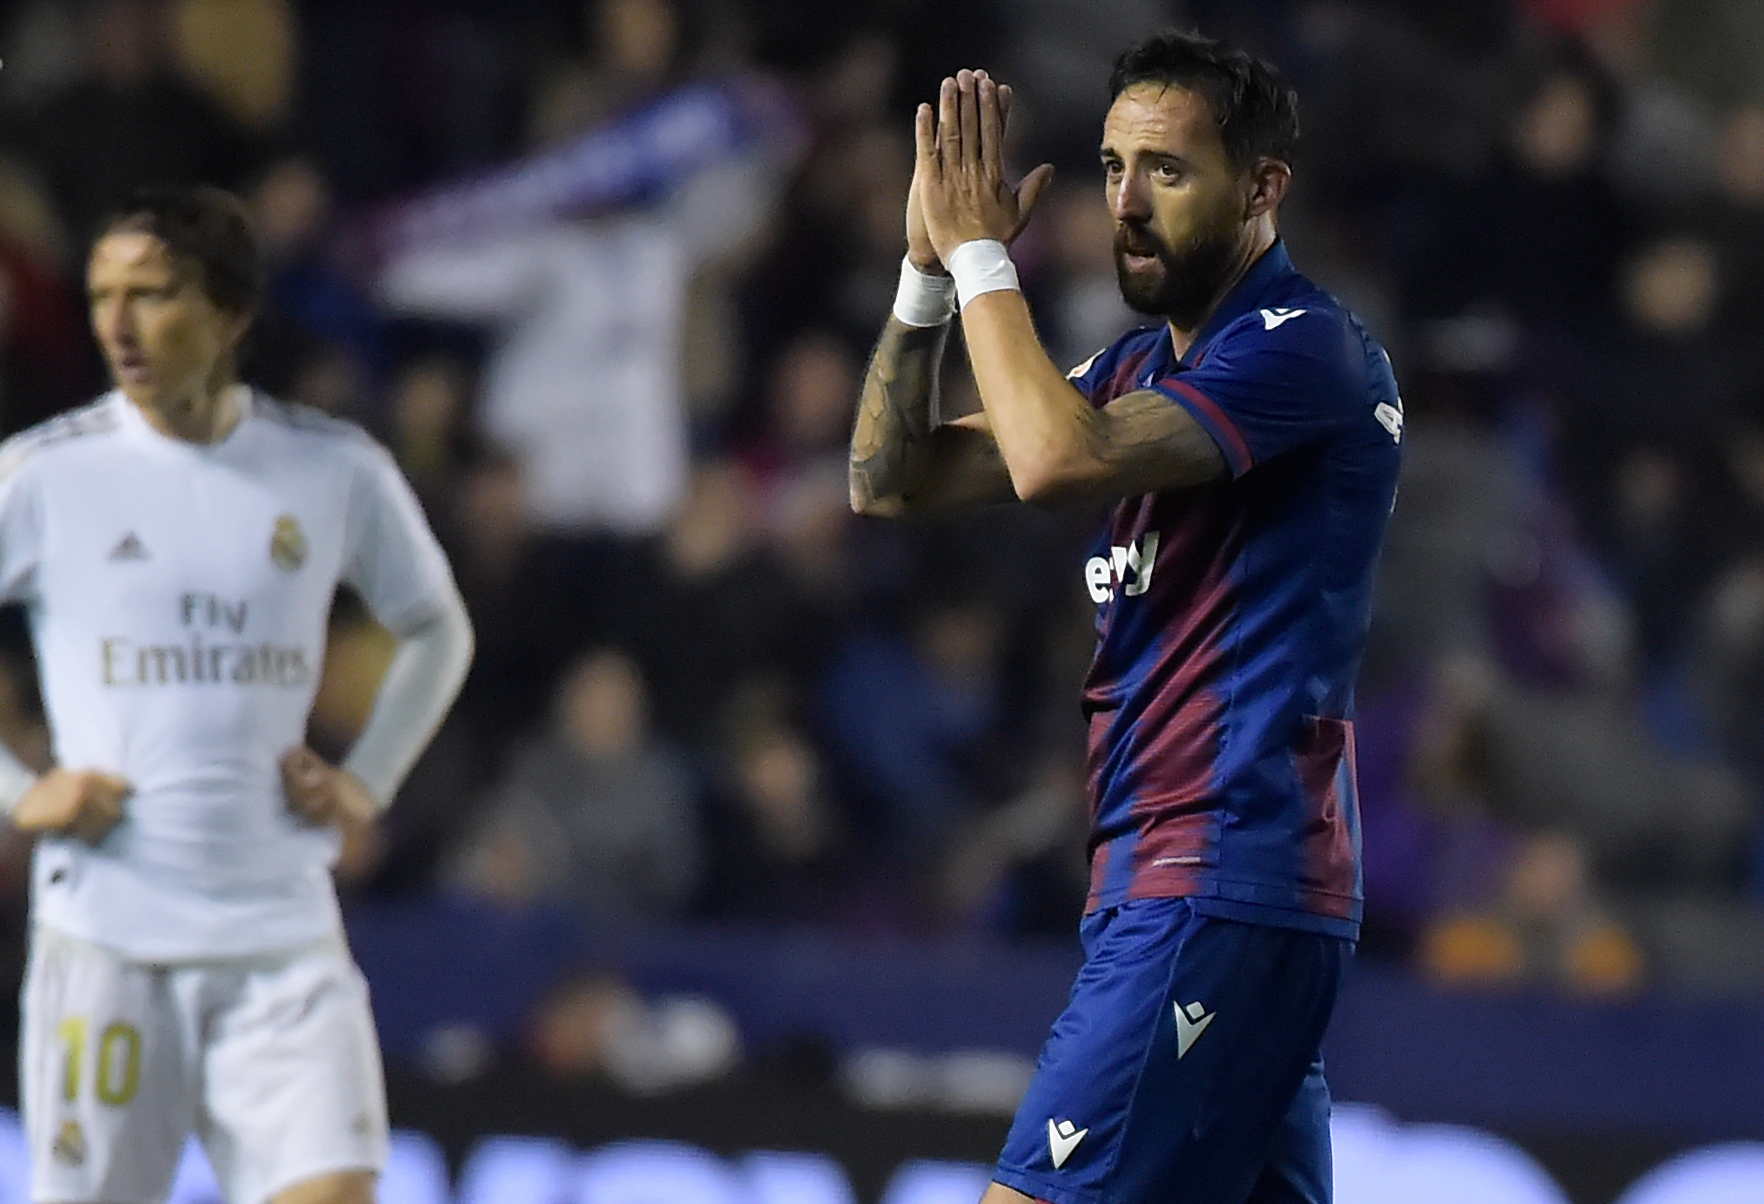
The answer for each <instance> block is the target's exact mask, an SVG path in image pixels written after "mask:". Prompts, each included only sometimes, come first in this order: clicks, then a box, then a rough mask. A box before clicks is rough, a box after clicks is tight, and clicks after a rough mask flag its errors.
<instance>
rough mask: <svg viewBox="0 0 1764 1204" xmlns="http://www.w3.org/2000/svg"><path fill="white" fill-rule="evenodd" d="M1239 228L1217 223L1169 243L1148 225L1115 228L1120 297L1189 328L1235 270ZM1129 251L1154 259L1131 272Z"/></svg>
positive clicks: (1152, 314) (1133, 305)
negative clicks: (1174, 244)
mask: <svg viewBox="0 0 1764 1204" xmlns="http://www.w3.org/2000/svg"><path fill="white" fill-rule="evenodd" d="M1238 232H1239V226H1238V223H1236V222H1234V221H1220V222H1217V223H1215V224H1213V225H1211V226H1209V227H1206V228H1204V229H1201V230H1197V231H1195V233H1194V234H1193V235H1192V236H1191V237H1189V238H1188V239H1186V240H1184V241H1183V243H1182V244H1181V245H1180V246H1175V247H1172V246H1170V245H1169V244H1168V243H1166V242H1164V240H1163V239H1161V238H1159V237H1158V236H1157V234H1155V233H1154V232H1153V231H1152V230H1151V229H1150V228H1149V227H1147V226H1143V225H1122V226H1118V227H1117V228H1116V230H1115V278H1116V280H1117V281H1118V282H1119V283H1120V285H1121V299H1122V300H1124V301H1126V302H1127V304H1128V305H1129V306H1130V307H1132V308H1133V309H1135V310H1137V311H1138V312H1139V313H1142V314H1147V315H1150V316H1153V317H1160V318H1168V319H1169V320H1170V321H1171V322H1173V323H1174V324H1175V325H1176V326H1178V327H1179V328H1181V329H1184V330H1192V329H1194V327H1196V326H1198V325H1199V324H1200V320H1201V318H1202V317H1204V316H1205V315H1206V312H1207V310H1208V309H1210V308H1212V306H1213V303H1214V302H1215V301H1217V300H1218V299H1219V294H1220V293H1221V292H1222V291H1223V290H1224V288H1225V286H1226V284H1227V283H1228V282H1229V281H1230V279H1231V276H1232V273H1233V271H1234V270H1235V268H1236V264H1237V254H1238ZM1129 255H1150V256H1152V257H1154V258H1155V259H1156V261H1157V262H1156V264H1155V265H1150V266H1147V267H1144V268H1140V269H1138V270H1134V269H1132V268H1129V267H1128V266H1127V257H1128V256H1129Z"/></svg>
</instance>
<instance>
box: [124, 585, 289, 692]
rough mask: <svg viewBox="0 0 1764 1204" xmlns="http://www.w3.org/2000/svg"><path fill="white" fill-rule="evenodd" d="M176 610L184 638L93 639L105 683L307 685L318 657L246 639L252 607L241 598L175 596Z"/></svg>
mask: <svg viewBox="0 0 1764 1204" xmlns="http://www.w3.org/2000/svg"><path fill="white" fill-rule="evenodd" d="M176 614H177V617H178V620H179V622H180V624H181V626H182V627H183V628H184V636H183V638H182V639H181V640H176V641H174V642H170V643H163V644H142V643H137V642H136V641H134V640H132V639H130V638H129V637H128V636H123V635H113V636H106V637H104V638H103V639H101V640H99V641H98V662H99V676H100V679H101V680H102V681H103V683H104V684H105V685H107V686H125V687H126V686H174V685H198V686H204V685H207V686H218V685H236V686H288V687H291V688H296V689H297V688H300V687H302V686H306V685H309V684H311V682H312V680H313V672H314V666H316V665H317V664H318V663H319V657H317V656H316V655H308V653H307V650H306V649H305V648H303V647H301V646H300V645H298V644H276V643H271V642H270V641H267V640H252V639H249V638H246V634H245V630H246V627H247V624H248V621H249V619H250V617H251V607H250V604H249V602H248V601H247V600H246V599H244V598H233V597H227V596H223V595H221V594H214V593H204V592H199V591H198V592H192V593H185V594H180V595H179V596H178V600H177V610H176Z"/></svg>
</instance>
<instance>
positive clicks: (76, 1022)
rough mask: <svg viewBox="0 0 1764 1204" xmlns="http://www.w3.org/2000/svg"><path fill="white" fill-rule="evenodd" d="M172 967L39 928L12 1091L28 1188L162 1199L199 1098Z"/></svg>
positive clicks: (98, 1197)
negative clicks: (27, 1163) (26, 1153)
mask: <svg viewBox="0 0 1764 1204" xmlns="http://www.w3.org/2000/svg"><path fill="white" fill-rule="evenodd" d="M175 985H176V984H175V983H174V982H173V980H172V976H171V973H170V972H169V971H167V970H165V969H164V968H161V967H153V966H144V965H140V964H137V963H133V962H129V961H125V960H123V959H122V958H119V957H116V956H114V955H113V954H111V953H109V952H107V951H105V950H102V949H99V948H96V947H95V946H92V945H88V944H85V943H84V942H80V941H75V940H72V939H70V938H67V937H63V936H61V935H60V934H59V933H55V932H51V931H46V930H43V929H38V930H36V931H35V932H34V933H33V934H32V937H31V955H30V964H29V968H28V969H27V970H26V973H25V982H24V989H23V992H22V995H21V1011H22V1013H23V1015H22V1017H21V1019H22V1025H21V1029H22V1032H21V1041H20V1058H19V1098H20V1101H21V1103H22V1106H23V1112H24V1121H25V1132H26V1138H27V1140H28V1142H29V1144H30V1151H31V1198H32V1199H34V1200H56V1201H104V1202H105V1204H137V1202H138V1204H149V1202H152V1204H158V1201H160V1200H162V1199H164V1197H165V1195H166V1193H167V1192H168V1191H169V1190H170V1189H171V1183H172V1176H173V1175H174V1173H175V1172H176V1170H177V1165H178V1159H179V1157H180V1156H181V1154H182V1152H183V1146H184V1140H185V1138H186V1137H187V1136H188V1134H189V1132H190V1128H191V1123H192V1118H193V1116H194V1112H195V1103H196V1079H197V1069H196V1061H197V1058H198V1056H199V1055H198V1051H197V1050H196V1049H195V1048H194V1039H193V1035H192V1034H193V1032H194V1024H193V1023H192V1022H191V1019H190V1017H188V1016H186V1015H184V1010H183V1001H182V1000H180V999H179V997H178V994H177V991H176V989H175Z"/></svg>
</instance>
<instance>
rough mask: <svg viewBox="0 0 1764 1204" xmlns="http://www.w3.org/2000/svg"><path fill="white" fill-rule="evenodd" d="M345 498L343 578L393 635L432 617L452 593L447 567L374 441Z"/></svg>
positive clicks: (405, 485) (408, 491) (401, 482)
mask: <svg viewBox="0 0 1764 1204" xmlns="http://www.w3.org/2000/svg"><path fill="white" fill-rule="evenodd" d="M365 452H366V454H365V455H364V456H363V457H362V463H361V466H360V467H359V469H358V470H357V473H356V476H355V483H354V492H353V494H352V496H351V497H350V501H349V541H350V543H349V547H350V553H349V557H348V559H347V561H346V567H345V570H344V574H343V580H344V581H346V582H347V583H348V584H349V585H351V586H353V587H354V588H355V589H356V590H357V591H358V592H359V593H360V594H361V597H362V600H363V601H364V602H366V603H367V605H368V609H369V610H371V611H373V614H374V617H375V618H376V619H378V620H379V621H380V622H381V623H382V624H384V625H385V626H386V627H387V628H389V629H390V630H391V631H393V632H394V633H397V632H400V631H404V630H408V629H409V628H410V627H412V626H414V625H416V624H418V623H421V622H422V621H423V620H425V619H428V618H431V617H433V616H434V615H436V614H438V613H440V612H441V611H443V610H444V609H446V607H447V606H448V604H449V602H450V600H451V599H453V598H454V597H456V596H457V594H458V589H457V587H456V586H455V585H454V582H453V571H452V570H451V569H450V568H449V567H448V564H447V556H446V553H444V552H443V551H442V550H441V544H440V542H439V541H438V540H436V538H435V534H434V532H433V531H431V530H430V529H429V523H428V520H427V519H426V518H424V517H423V509H422V505H421V504H420V503H419V502H418V501H417V498H416V494H415V493H414V492H412V490H411V488H410V484H409V483H408V482H407V481H406V480H405V479H404V474H403V473H402V472H400V471H399V470H398V465H397V464H396V463H395V462H394V461H393V459H392V457H391V455H390V454H389V453H388V452H387V451H386V450H385V449H384V448H382V447H380V446H378V445H377V444H373V445H369V446H368V447H367V448H366V449H365Z"/></svg>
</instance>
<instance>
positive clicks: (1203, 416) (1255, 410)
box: [1152, 310, 1371, 477]
mask: <svg viewBox="0 0 1764 1204" xmlns="http://www.w3.org/2000/svg"><path fill="white" fill-rule="evenodd" d="M1348 334H1349V332H1348V330H1347V329H1346V324H1345V323H1343V322H1342V321H1341V320H1340V318H1339V317H1338V316H1337V315H1335V314H1333V313H1331V312H1329V311H1327V310H1313V311H1306V310H1297V311H1293V310H1285V311H1267V310H1262V311H1257V312H1256V313H1254V314H1251V315H1248V316H1247V317H1245V318H1243V319H1242V320H1241V321H1240V322H1239V323H1238V324H1237V325H1236V326H1235V327H1232V328H1228V329H1227V330H1225V331H1223V332H1221V334H1220V336H1219V338H1218V339H1217V340H1216V341H1215V342H1214V344H1213V345H1212V346H1211V347H1210V348H1208V349H1207V354H1206V355H1205V356H1204V358H1203V359H1202V361H1201V363H1200V364H1199V365H1197V366H1195V367H1193V368H1189V369H1187V370H1184V371H1180V372H1174V373H1171V374H1169V375H1167V376H1165V377H1163V378H1161V379H1159V380H1157V381H1155V382H1153V385H1152V387H1153V388H1155V389H1156V390H1157V391H1158V392H1160V393H1163V394H1164V395H1165V396H1166V397H1169V398H1170V399H1171V400H1173V401H1175V402H1176V403H1177V404H1178V405H1180V406H1182V407H1183V408H1184V409H1185V410H1187V411H1188V412H1189V414H1190V415H1192V416H1193V417H1194V419H1195V421H1197V422H1199V423H1200V424H1201V426H1202V427H1204V428H1205V429H1206V431H1207V433H1208V434H1209V435H1211V436H1212V437H1213V441H1214V442H1215V443H1217V444H1218V445H1219V450H1220V451H1221V452H1222V453H1223V454H1224V456H1225V463H1226V465H1227V466H1228V467H1229V469H1230V471H1231V475H1232V476H1233V477H1240V476H1242V475H1243V474H1244V473H1246V472H1248V471H1249V470H1250V469H1252V468H1254V467H1255V466H1256V465H1258V464H1261V463H1264V462H1265V461H1268V460H1271V459H1273V458H1274V457H1275V456H1278V455H1280V454H1281V453H1283V452H1286V451H1290V450H1292V449H1293V448H1295V447H1299V446H1301V445H1302V444H1305V443H1309V442H1311V441H1312V440H1314V439H1318V438H1320V437H1322V436H1324V435H1327V434H1329V433H1330V432H1332V431H1336V430H1339V429H1341V428H1342V427H1343V426H1344V425H1346V424H1347V423H1348V422H1349V421H1351V420H1352V418H1353V416H1354V414H1355V413H1356V412H1357V409H1365V410H1367V411H1368V412H1369V411H1370V407H1371V403H1370V401H1369V400H1366V389H1365V387H1364V383H1363V381H1361V380H1360V379H1359V376H1357V375H1356V372H1355V369H1354V363H1355V350H1354V346H1353V341H1352V340H1350V339H1349V337H1348ZM1359 358H1360V359H1363V358H1364V356H1363V354H1361V355H1360V357H1359ZM1356 407H1357V408H1356Z"/></svg>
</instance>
